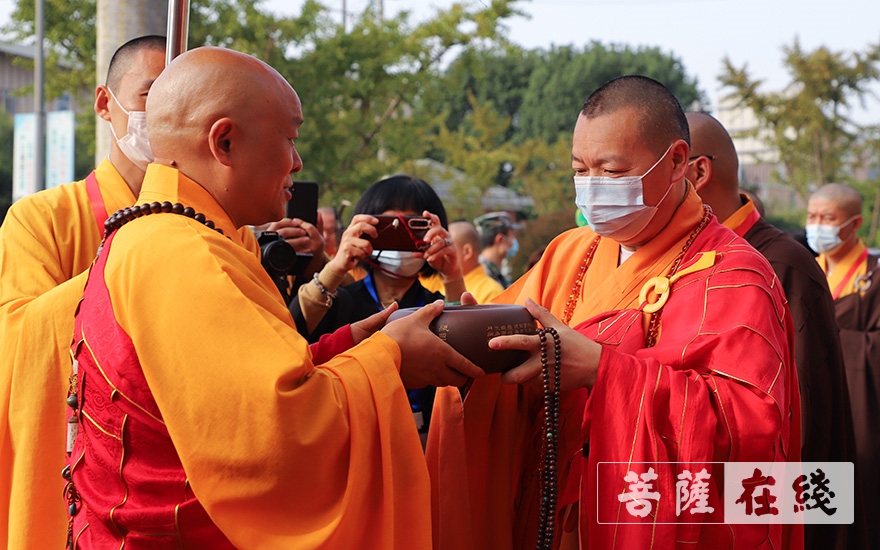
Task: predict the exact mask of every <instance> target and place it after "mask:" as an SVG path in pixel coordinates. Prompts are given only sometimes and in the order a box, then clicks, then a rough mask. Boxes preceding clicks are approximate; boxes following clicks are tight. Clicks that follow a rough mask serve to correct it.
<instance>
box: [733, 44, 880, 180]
mask: <svg viewBox="0 0 880 550" xmlns="http://www.w3.org/2000/svg"><path fill="white" fill-rule="evenodd" d="M783 52H784V53H785V65H786V67H787V69H788V72H789V74H790V75H791V83H790V84H789V85H788V86H786V87H785V88H784V90H783V91H781V92H764V91H760V90H759V88H760V86H761V84H762V81H761V80H757V79H753V78H752V77H750V76H749V74H748V72H747V69H746V67H745V66H743V67H742V68H736V67H734V66H733V64H732V63H731V62H730V60H729V59H725V60H724V72H723V73H722V75H721V76H720V78H719V80H720V81H721V83H722V84H723V85H724V86H727V87H729V88H732V90H733V92H732V93H731V94H730V95H729V96H728V98H730V99H733V100H734V101H735V103H736V105H739V106H744V107H748V108H749V109H751V110H752V111H753V112H754V114H755V116H756V117H757V119H758V121H759V122H760V125H761V129H760V130H758V129H756V130H754V131H752V132H749V134H751V135H753V136H757V137H758V138H759V139H763V141H764V142H765V143H766V144H767V145H769V146H770V147H772V148H773V149H775V150H776V151H777V152H778V154H779V162H780V163H781V165H782V166H783V167H784V172H783V173H782V174H778V175H777V177H778V178H779V179H780V180H781V181H783V182H784V183H787V184H789V185H791V186H792V187H794V188H795V189H796V190H797V191H798V192H799V193H800V194H801V196H803V197H806V196H807V195H808V194H809V189H810V186H812V185H822V184H824V183H828V182H832V181H840V180H841V179H842V178H843V177H844V176H845V175H846V174H847V173H848V171H849V168H850V166H849V164H850V163H851V161H853V160H854V158H855V157H854V156H853V155H851V154H849V153H850V150H851V147H852V146H853V144H854V142H855V140H856V138H857V137H858V135H859V127H858V125H857V124H856V123H855V122H854V121H853V120H852V118H851V113H852V109H853V104H854V102H856V101H857V100H858V101H862V102H864V100H865V97H866V95H867V94H869V89H868V87H869V86H870V84H871V83H872V82H874V81H876V80H877V79H878V77H880V65H878V62H880V44H877V45H872V46H869V47H868V48H867V50H866V51H865V52H851V53H847V52H834V51H831V50H829V49H828V48H827V47H825V46H821V47H819V48H817V49H815V50H813V51H811V52H809V51H805V50H803V49H802V48H801V46H800V44H799V42H798V41H797V40H795V42H794V44H793V45H792V46H791V47H784V48H783ZM764 130H766V131H764Z"/></svg>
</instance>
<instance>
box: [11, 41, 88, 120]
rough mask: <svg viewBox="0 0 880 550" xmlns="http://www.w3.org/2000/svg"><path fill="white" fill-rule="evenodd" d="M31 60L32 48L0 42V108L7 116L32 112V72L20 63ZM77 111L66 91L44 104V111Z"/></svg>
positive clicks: (74, 102) (74, 103)
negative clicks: (0, 107)
mask: <svg viewBox="0 0 880 550" xmlns="http://www.w3.org/2000/svg"><path fill="white" fill-rule="evenodd" d="M33 59H34V46H22V45H20V44H7V43H3V42H0V106H2V107H3V108H4V109H5V110H6V112H7V113H8V114H10V115H15V114H17V113H32V112H34V93H33V89H32V88H30V89H29V87H30V86H33V84H34V71H33V69H31V68H25V67H23V66H21V65H22V63H21V61H17V60H30V61H31V62H32V61H33ZM67 110H73V111H76V110H77V105H76V101H73V99H72V96H71V94H70V93H69V92H65V93H64V95H62V96H61V97H59V98H57V99H53V100H51V101H47V102H46V111H67Z"/></svg>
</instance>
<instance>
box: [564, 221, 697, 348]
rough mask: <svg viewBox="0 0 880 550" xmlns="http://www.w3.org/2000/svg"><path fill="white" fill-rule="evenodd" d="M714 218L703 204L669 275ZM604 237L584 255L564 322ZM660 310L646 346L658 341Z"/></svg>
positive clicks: (567, 322)
mask: <svg viewBox="0 0 880 550" xmlns="http://www.w3.org/2000/svg"><path fill="white" fill-rule="evenodd" d="M711 218H712V207H711V206H709V205H708V204H704V205H703V218H702V219H701V220H700V223H698V224H697V226H696V227H695V228H694V230H693V232H691V235H690V237H688V240H687V242H685V244H684V246H683V247H682V249H681V252H680V253H679V254H678V256H677V257H676V258H675V260H673V262H672V267H671V268H670V269H669V273H668V274H667V277H672V275H674V274H675V272H676V271H677V270H678V266H679V265H680V264H681V260H682V258H684V255H685V253H686V252H687V250H688V248H690V246H691V245H692V244H693V243H694V240H695V239H696V238H697V236H698V235H699V234H700V233H701V232H702V231H703V229H705V227H706V225H707V224H708V223H709V220H710V219H711ZM601 239H602V237H601V236H599V235H597V236H596V238H595V239H593V242H592V243H591V244H590V248H589V249H588V250H587V255H586V257H584V261H583V263H582V264H581V268H580V269H579V270H578V273H577V275H576V276H575V280H574V284H573V285H572V287H571V294H569V296H568V301H567V302H566V304H565V309H564V310H563V313H562V322H563V323H565V324H566V325H568V324H569V322H570V321H571V318H572V316H573V315H574V310H575V307H576V306H577V304H578V299H579V298H580V295H581V290H582V288H583V286H584V279H585V278H586V275H587V269H588V268H589V267H590V264H591V263H592V261H593V255H594V254H595V253H596V248H597V247H598V245H599V241H600V240H601ZM660 311H662V310H657V311H655V312H653V313H652V314H651V321H650V323H649V325H648V334H647V335H646V337H645V346H646V347H649V348H650V347H653V346H654V345H655V344H656V343H657V335H658V333H659V331H660Z"/></svg>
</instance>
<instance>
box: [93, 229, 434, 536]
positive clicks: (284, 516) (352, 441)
mask: <svg viewBox="0 0 880 550" xmlns="http://www.w3.org/2000/svg"><path fill="white" fill-rule="evenodd" d="M150 222H151V220H149V219H145V220H144V222H141V223H140V224H138V225H139V226H140V228H139V229H138V231H139V233H126V231H125V228H123V230H121V231H120V232H119V234H118V235H117V236H116V239H115V241H114V246H113V247H111V250H110V256H109V257H108V262H107V270H106V278H107V286H108V289H109V291H110V298H111V301H112V303H113V308H114V313H115V315H116V318H117V320H118V322H119V324H120V326H121V327H122V328H123V329H124V330H125V331H126V332H127V333H128V334H129V336H130V337H131V339H132V342H133V343H134V346H135V349H136V351H137V354H138V357H139V359H140V362H141V365H142V367H143V371H144V374H145V376H146V379H147V382H148V384H149V386H150V390H151V391H152V393H153V396H154V398H155V400H156V403H157V405H158V407H159V410H160V411H161V413H162V418H163V420H164V421H165V423H166V425H167V428H168V432H169V434H170V436H171V439H172V441H173V442H174V445H175V447H176V449H177V451H178V454H179V456H180V459H181V462H182V464H183V466H184V469H185V471H186V472H187V476H188V478H189V481H190V484H191V486H192V489H193V492H194V493H195V495H196V496H197V497H198V499H199V501H200V502H201V503H202V505H203V506H204V508H205V509H206V511H207V512H208V514H209V515H210V516H211V518H212V520H213V521H214V522H215V523H216V524H217V525H218V527H220V529H221V530H222V531H223V532H224V534H226V536H227V537H228V538H229V539H230V540H231V541H232V542H233V543H234V544H235V545H236V546H241V547H279V548H280V547H286V548H317V547H328V548H333V547H336V548H340V547H346V546H348V545H350V544H351V543H352V541H358V544H359V545H360V546H363V547H366V548H384V547H389V546H390V545H391V541H402V540H406V541H412V546H413V547H427V546H428V545H429V544H430V502H429V482H428V475H427V468H426V466H425V462H424V458H423V455H422V451H421V445H420V441H419V438H418V434H417V432H416V429H415V424H414V422H413V418H412V414H411V413H410V412H409V404H408V401H407V398H406V392H405V390H404V388H403V385H402V383H401V380H400V377H399V373H398V368H399V364H400V352H399V348H398V346H397V345H396V344H395V343H394V342H393V340H391V339H389V338H388V337H387V336H385V335H384V334H382V333H379V334H376V335H374V336H373V337H371V338H369V339H367V340H365V341H364V342H362V343H361V344H360V345H358V346H356V347H354V348H352V349H350V350H349V351H347V352H346V353H345V354H342V355H338V356H336V357H335V358H333V359H331V360H330V361H328V362H327V363H325V364H323V365H321V366H319V367H316V366H315V365H314V364H313V363H312V360H311V357H310V353H309V350H308V345H307V343H306V341H305V340H304V339H303V338H302V337H301V336H300V335H299V334H298V333H297V332H296V330H295V329H294V326H293V323H292V320H291V318H290V314H289V313H288V311H287V309H286V307H285V305H284V304H283V303H282V302H281V301H280V300H278V298H277V291H276V290H275V288H274V285H273V284H272V283H271V280H270V279H269V278H268V275H266V274H265V273H264V272H263V270H262V268H261V266H260V265H259V263H258V262H257V260H256V259H255V258H254V256H253V254H251V253H248V252H247V251H246V250H244V249H242V248H240V247H236V246H231V245H230V244H229V243H228V241H226V239H225V238H224V237H222V236H220V235H217V234H215V233H213V232H206V231H203V228H201V229H202V230H200V228H198V227H193V225H192V224H189V225H187V221H186V220H185V219H183V218H181V219H179V220H177V219H175V220H173V221H172V222H171V223H168V221H167V220H166V221H164V225H161V226H157V225H155V224H151V223H150ZM169 227H170V228H173V229H174V231H173V235H172V234H171V233H168V231H169ZM163 232H164V233H163ZM132 235H133V236H132ZM126 241H128V242H126ZM117 250H126V251H127V253H126V254H124V255H121V254H120V255H117V254H114V252H115V251H117ZM157 258H160V261H159V262H158V264H160V266H157V261H156V259H157Z"/></svg>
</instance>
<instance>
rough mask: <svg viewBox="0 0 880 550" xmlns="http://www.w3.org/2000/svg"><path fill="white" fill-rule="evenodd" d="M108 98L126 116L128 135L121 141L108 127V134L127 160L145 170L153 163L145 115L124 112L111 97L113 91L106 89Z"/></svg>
mask: <svg viewBox="0 0 880 550" xmlns="http://www.w3.org/2000/svg"><path fill="white" fill-rule="evenodd" d="M107 91H108V92H110V97H112V98H113V101H115V102H116V105H118V106H119V108H120V109H122V112H123V113H125V114H126V115H128V133H127V134H125V135H124V136H122V139H120V138H118V137H117V136H116V130H114V129H113V125H112V124H111V125H110V133H112V134H113V138H114V139H115V140H116V144H117V145H119V149H120V150H121V151H122V154H124V155H125V156H126V157H128V160H130V161H131V162H133V163H134V165H135V166H137V167H138V168H140V169H141V170H146V169H147V164H149V163H151V162H153V160H154V159H155V157H154V156H153V150H152V149H151V148H150V140H149V139H148V138H147V113H146V112H145V111H126V110H125V107H123V106H122V103H119V100H118V99H116V96H115V95H113V90H111V89H110V88H107Z"/></svg>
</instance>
